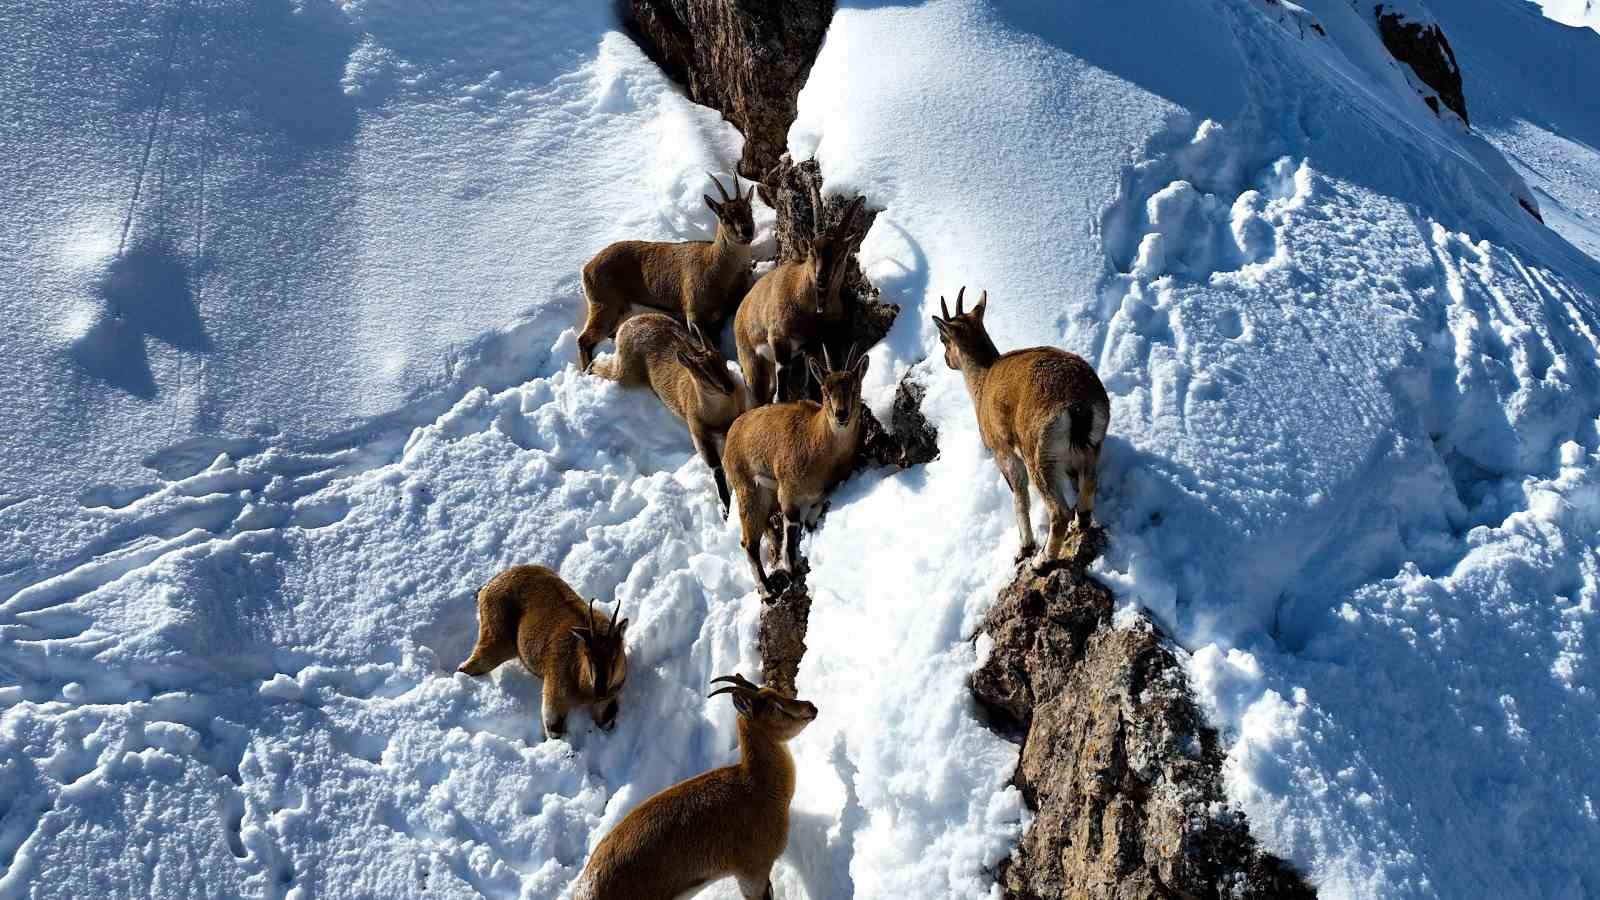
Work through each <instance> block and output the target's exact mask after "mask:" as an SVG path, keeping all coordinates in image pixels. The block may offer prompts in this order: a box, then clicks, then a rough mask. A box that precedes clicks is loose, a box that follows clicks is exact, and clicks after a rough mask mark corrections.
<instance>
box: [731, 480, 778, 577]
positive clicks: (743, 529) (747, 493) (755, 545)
mask: <svg viewBox="0 0 1600 900" xmlns="http://www.w3.org/2000/svg"><path fill="white" fill-rule="evenodd" d="M732 474H734V479H733V488H734V491H735V492H737V493H738V495H739V543H740V544H741V545H743V546H744V555H745V557H746V558H747V559H748V560H749V561H750V574H751V575H752V576H754V577H755V580H756V587H757V588H758V589H759V590H760V591H761V596H763V597H771V596H772V594H773V590H772V580H771V579H770V578H768V577H767V570H766V567H765V566H763V565H762V564H761V536H762V534H763V533H765V532H766V530H767V517H768V516H769V515H771V513H772V496H771V494H770V493H769V492H768V491H766V490H764V489H762V488H761V487H759V486H757V485H755V484H751V483H749V482H747V481H746V480H745V479H744V478H743V477H742V476H740V475H738V474H737V473H732Z"/></svg>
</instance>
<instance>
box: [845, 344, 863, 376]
mask: <svg viewBox="0 0 1600 900" xmlns="http://www.w3.org/2000/svg"><path fill="white" fill-rule="evenodd" d="M860 347H861V345H860V344H858V343H856V342H854V341H852V342H851V343H850V352H849V353H848V354H847V355H846V356H845V358H844V367H845V370H846V371H849V370H851V369H854V368H855V367H856V351H857V350H859V349H860Z"/></svg>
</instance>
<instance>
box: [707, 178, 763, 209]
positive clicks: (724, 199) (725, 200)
mask: <svg viewBox="0 0 1600 900" xmlns="http://www.w3.org/2000/svg"><path fill="white" fill-rule="evenodd" d="M706 177H707V178H709V179H711V183H712V184H714V185H716V186H717V193H719V194H721V195H722V202H723V203H732V202H733V201H734V200H737V199H739V191H740V190H741V188H740V187H739V173H738V172H735V173H733V196H732V197H729V196H728V192H727V190H726V189H724V188H723V186H722V182H720V181H718V180H717V176H715V175H713V174H711V173H710V172H707V173H706ZM750 191H751V193H754V192H755V188H751V189H750Z"/></svg>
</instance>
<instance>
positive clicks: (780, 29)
mask: <svg viewBox="0 0 1600 900" xmlns="http://www.w3.org/2000/svg"><path fill="white" fill-rule="evenodd" d="M621 6H622V11H623V16H624V20H625V24H626V25H627V27H628V30H629V31H630V32H631V33H632V34H633V35H634V38H635V39H636V40H638V41H639V43H640V45H641V46H643V47H644V49H645V51H646V52H647V53H649V54H650V56H651V58H652V59H654V60H655V61H656V63H657V64H658V65H660V66H661V68H662V69H663V70H664V71H665V72H666V73H667V74H668V75H670V76H672V77H673V78H674V79H676V80H677V81H679V82H681V83H682V84H683V85H684V87H685V88H686V89H687V90H688V92H689V97H690V99H692V100H694V101H695V102H696V103H699V104H702V105H704V106H709V107H711V108H712V109H715V110H717V111H719V112H721V113H722V115H723V116H724V117H726V118H727V120H728V121H729V122H732V123H733V125H734V127H735V128H738V129H739V131H740V132H742V133H743V134H744V140H745V144H744V157H743V159H741V160H740V161H739V174H741V175H743V176H745V177H746V178H749V179H751V180H752V181H759V180H762V179H763V178H764V177H765V176H766V174H767V172H768V171H769V170H771V168H772V167H773V166H775V165H777V163H778V157H780V156H782V155H783V150H784V146H785V144H786V143H787V141H788V135H789V125H790V124H791V123H793V122H794V117H795V112H796V107H795V101H796V98H797V97H799V95H800V88H801V87H802V86H804V85H805V83H806V76H807V75H809V74H810V72H811V64H812V62H814V61H815V60H816V58H817V50H818V49H820V48H821V47H822V37H823V35H824V34H825V33H826V32H827V30H828V23H829V22H830V21H831V20H832V19H833V0H783V2H773V0H623V2H622V3H621Z"/></svg>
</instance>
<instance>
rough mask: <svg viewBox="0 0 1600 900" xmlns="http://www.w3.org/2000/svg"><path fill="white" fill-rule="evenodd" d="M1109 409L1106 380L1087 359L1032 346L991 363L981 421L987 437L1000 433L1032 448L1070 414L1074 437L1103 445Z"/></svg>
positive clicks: (1015, 443)
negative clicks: (1101, 380)
mask: <svg viewBox="0 0 1600 900" xmlns="http://www.w3.org/2000/svg"><path fill="white" fill-rule="evenodd" d="M1110 410H1111V401H1110V398H1109V397H1107V396H1106V389H1105V385H1103V384H1101V382H1100V376H1098V375H1096V374H1095V371H1094V367H1092V366H1090V365H1089V363H1088V361H1087V360H1085V359H1084V358H1083V357H1081V356H1078V355H1077V354H1075V353H1068V352H1066V351H1065V350H1058V349H1056V348H1055V347H1029V348H1027V349H1024V350H1013V351H1011V352H1010V353H1007V354H1004V355H1002V356H1001V357H1000V358H999V359H998V360H995V363H994V365H993V366H991V367H990V369H989V373H988V376H987V377H986V378H985V379H984V385H983V397H982V400H981V402H980V404H979V408H978V423H979V427H980V428H981V429H982V431H983V433H984V437H985V440H986V441H990V440H992V439H994V438H998V439H1000V440H1002V441H1004V442H1006V443H1008V444H1011V445H1013V446H1019V447H1021V448H1023V449H1024V450H1030V451H1031V450H1032V449H1033V448H1034V447H1035V446H1036V445H1037V443H1038V442H1039V441H1040V440H1043V439H1044V437H1045V432H1046V431H1047V430H1048V429H1050V427H1051V426H1052V425H1053V424H1054V423H1055V422H1056V420H1057V419H1058V418H1059V417H1060V416H1061V415H1062V414H1063V413H1068V414H1069V415H1070V416H1071V428H1070V434H1069V439H1070V440H1071V442H1072V443H1073V444H1075V445H1085V446H1099V444H1100V442H1101V441H1103V440H1104V439H1105V433H1106V423H1107V420H1108V419H1109V418H1110Z"/></svg>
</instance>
